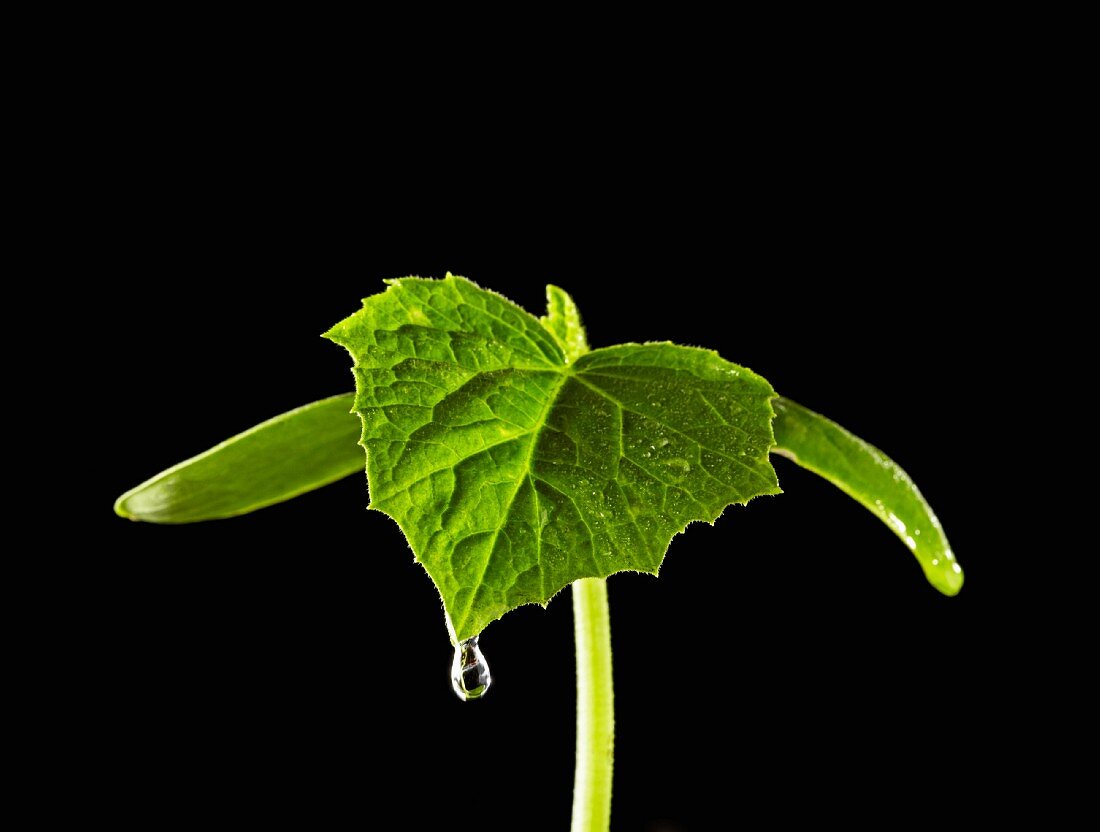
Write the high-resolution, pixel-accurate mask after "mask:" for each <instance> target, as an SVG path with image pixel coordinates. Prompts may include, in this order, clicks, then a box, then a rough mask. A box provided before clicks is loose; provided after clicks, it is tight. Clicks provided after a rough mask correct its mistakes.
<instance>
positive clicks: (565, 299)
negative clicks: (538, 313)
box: [539, 286, 588, 364]
mask: <svg viewBox="0 0 1100 832" xmlns="http://www.w3.org/2000/svg"><path fill="white" fill-rule="evenodd" d="M539 320H540V321H542V325H543V326H544V327H546V328H547V329H548V330H550V333H551V334H552V335H553V336H554V340H555V341H557V342H558V347H560V348H561V351H562V354H563V355H564V356H565V361H566V363H568V364H572V363H573V362H574V361H576V360H577V359H578V358H580V357H581V356H582V355H584V354H585V353H586V352H588V335H587V334H585V331H584V325H583V324H581V313H580V310H579V309H577V304H575V303H574V302H573V298H571V297H569V293H568V292H566V291H565V290H564V289H559V288H558V287H557V286H547V287H546V314H545V315H543V316H542V317H541V318H540V319H539Z"/></svg>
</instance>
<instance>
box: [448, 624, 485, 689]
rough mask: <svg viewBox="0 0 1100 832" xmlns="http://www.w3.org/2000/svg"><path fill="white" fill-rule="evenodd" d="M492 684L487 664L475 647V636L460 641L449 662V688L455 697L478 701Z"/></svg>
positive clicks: (478, 649)
mask: <svg viewBox="0 0 1100 832" xmlns="http://www.w3.org/2000/svg"><path fill="white" fill-rule="evenodd" d="M492 683H493V677H492V676H490V675H489V663H488V662H487V661H485V656H484V655H482V652H481V648H480V647H478V646H477V636H474V637H473V638H468V639H466V640H465V641H460V642H459V643H458V646H457V647H455V657H454V661H453V662H451V687H453V688H454V690H455V695H456V696H457V697H458V698H459V699H461V700H463V701H467V700H470V699H480V698H481V697H483V696H484V695H485V692H486V691H487V690H489V685H491V684H492Z"/></svg>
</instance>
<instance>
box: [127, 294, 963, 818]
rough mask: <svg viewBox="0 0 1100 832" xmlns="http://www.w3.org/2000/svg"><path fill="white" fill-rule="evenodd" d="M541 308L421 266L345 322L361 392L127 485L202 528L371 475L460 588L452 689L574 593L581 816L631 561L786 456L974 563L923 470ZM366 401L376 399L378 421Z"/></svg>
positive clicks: (345, 340) (949, 578)
mask: <svg viewBox="0 0 1100 832" xmlns="http://www.w3.org/2000/svg"><path fill="white" fill-rule="evenodd" d="M547 301H548V309H547V313H546V315H545V316H543V317H542V318H535V317H534V316H532V315H530V314H528V313H527V312H525V311H524V310H523V309H521V308H519V307H518V306H516V305H514V304H512V303H511V302H510V301H508V300H506V299H505V298H503V297H501V296H500V295H497V294H494V293H492V292H488V291H485V290H484V289H481V288H479V287H477V286H475V285H474V284H473V283H471V282H470V281H468V280H465V279H464V278H460V277H454V276H451V275H448V276H447V277H446V278H445V279H444V280H424V279H420V278H405V279H401V280H394V281H390V285H389V288H388V289H387V290H386V291H385V292H383V293H381V294H377V295H373V296H371V297H369V298H367V299H366V300H364V301H363V308H362V309H361V310H360V311H358V312H356V313H355V314H354V315H351V316H350V317H348V318H347V319H345V320H343V321H341V322H340V323H338V324H336V326H334V327H333V328H332V329H331V330H330V331H329V332H328V333H326V337H327V338H329V339H330V340H332V341H334V342H336V343H337V344H340V345H342V346H343V347H345V348H346V349H347V350H348V352H349V353H350V354H351V357H352V360H353V364H354V367H353V372H354V375H355V384H356V393H355V394H354V396H353V395H351V394H348V395H344V396H335V397H333V398H329V399H324V400H322V401H319V402H315V403H313V404H309V405H306V406H304V407H300V408H298V409H296V410H292V411H290V412H288V413H284V414H283V415H281V416H278V417H276V418H274V419H271V420H270V421H267V422H264V423H263V424H260V425H257V426H256V427H254V428H252V429H251V430H249V431H246V432H245V433H242V434H240V435H238V436H235V437H233V438H231V439H229V440H227V441H225V442H223V443H222V444H220V445H218V446H216V447H214V448H212V449H210V450H209V451H207V452H206V453H204V454H201V455H199V456H197V457H194V458H193V459H190V460H187V461H185V462H182V463H180V464H179V465H176V466H174V467H173V468H170V469H168V470H167V471H164V472H163V473H161V474H158V475H157V476H155V477H153V478H152V479H150V480H148V481H147V482H145V483H143V484H141V485H139V486H137V487H136V488H134V489H133V490H131V491H129V492H127V493H126V494H124V495H123V496H121V497H120V498H119V499H118V501H117V502H116V504H115V510H116V512H117V513H118V514H120V515H121V516H123V517H127V518H130V519H133V520H147V521H152V522H157V523H188V522H195V521H199V520H209V519H214V518H222V517H230V516H234V515H238V514H244V513H247V512H250V511H253V510H255V509H258V508H263V507H264V506H267V505H271V504H272V503H276V502H279V501H282V500H286V499H289V498H291V497H294V496H296V495H298V494H301V493H303V492H306V491H309V490H311V489H314V488H319V487H320V486H323V485H326V484H328V483H331V482H333V481H335V480H337V479H340V478H341V477H344V476H348V475H350V474H352V473H354V472H356V471H359V470H361V468H362V466H363V452H362V451H361V450H360V449H359V447H357V445H356V439H358V440H359V445H361V446H362V447H363V448H365V449H366V469H367V479H368V484H369V489H370V507H371V508H374V509H377V510H379V511H382V512H384V513H385V514H387V515H389V516H390V517H392V518H393V519H394V520H395V521H397V523H398V525H399V526H400V527H401V530H402V531H403V532H404V533H405V536H406V538H408V541H409V544H410V546H411V547H412V550H413V553H414V555H415V557H416V560H417V561H418V562H419V563H420V564H422V565H423V566H424V568H425V569H426V570H427V572H428V574H429V576H431V579H432V581H433V582H434V583H435V585H436V588H437V589H438V590H439V594H440V596H441V597H442V600H443V607H444V612H445V623H446V626H447V630H448V632H449V634H450V637H451V641H452V643H453V644H454V645H455V661H454V665H453V669H452V683H453V685H454V688H455V691H456V692H457V693H458V695H459V696H461V697H463V698H466V699H473V698H477V697H480V696H482V695H483V694H484V693H485V692H486V690H488V688H489V685H490V683H491V677H490V675H489V669H488V665H487V664H486V663H485V660H484V657H483V656H482V654H481V651H480V649H479V647H478V636H479V635H480V634H481V632H482V631H483V630H484V629H485V627H486V626H487V625H488V624H490V623H492V622H493V621H495V620H497V619H498V618H500V617H501V616H503V615H504V614H505V613H507V612H509V611H511V610H513V609H516V608H517V607H519V606H521V605H523V604H540V605H543V606H545V605H546V604H547V603H549V601H550V599H551V598H553V596H554V595H556V594H557V593H558V591H560V590H561V589H563V588H564V587H566V586H569V585H572V587H573V614H574V622H575V635H576V655H577V765H576V774H575V781H574V795H573V820H572V829H573V830H574V832H604V830H607V829H608V824H609V818H610V812H611V777H612V760H613V753H612V749H613V738H614V713H613V706H612V698H613V691H612V673H611V638H610V623H609V617H608V606H607V586H606V583H605V580H604V579H606V578H607V577H608V576H609V575H612V574H614V573H616V572H622V571H627V570H631V571H639V572H648V573H651V574H654V575H656V574H657V572H658V570H659V569H660V566H661V561H662V560H663V558H664V555H665V552H666V551H667V549H668V546H669V543H670V542H671V540H672V538H673V537H674V536H675V535H677V534H679V533H680V532H682V531H684V530H685V528H686V527H687V525H688V524H689V523H691V522H693V521H705V522H708V523H713V522H714V521H715V520H716V519H717V518H718V517H719V515H721V514H722V512H723V511H724V510H725V508H726V507H727V506H729V505H732V504H743V503H746V502H748V501H749V500H750V499H752V498H753V497H756V496H759V495H762V494H778V493H779V492H780V489H779V485H778V482H777V480H776V475H775V471H774V469H773V468H772V465H771V462H770V455H771V454H781V455H783V456H787V457H789V458H790V459H792V460H794V461H795V462H796V463H798V464H799V465H801V466H803V467H805V468H807V469H809V470H810V471H813V472H815V473H817V474H819V475H820V476H822V477H824V478H825V479H827V480H829V481H830V482H832V483H833V484H835V485H836V486H837V487H839V488H840V489H842V490H843V491H844V492H845V493H847V494H848V495H850V496H851V497H853V498H854V499H855V500H857V501H858V502H860V503H862V504H863V505H864V506H865V507H867V508H868V509H870V510H871V511H872V512H873V513H875V514H876V515H877V516H878V517H879V518H880V519H881V520H882V521H883V522H885V523H886V524H887V525H888V526H889V527H890V528H891V529H892V530H893V531H894V533H895V534H897V536H898V537H899V538H901V540H902V541H903V542H904V544H905V545H906V546H907V547H908V548H909V550H910V551H911V552H912V553H913V554H914V556H915V557H916V558H917V561H918V562H919V563H920V565H921V567H922V569H923V570H924V574H925V576H926V577H927V579H928V581H929V582H930V583H931V584H932V585H933V586H934V587H935V588H936V589H938V590H939V591H940V592H943V593H944V594H946V595H954V594H955V593H957V592H958V591H959V589H960V588H961V587H962V582H963V575H962V570H961V568H960V567H959V565H958V563H957V562H956V560H955V556H954V554H953V553H952V552H951V548H950V546H949V545H948V542H947V538H946V537H945V536H944V532H943V529H942V528H941V526H940V523H939V521H938V520H937V519H936V516H935V515H934V514H933V513H932V510H931V508H930V507H929V506H928V504H927V503H926V502H925V500H924V499H923V497H922V496H921V494H920V492H919V491H918V490H917V487H916V486H915V485H914V484H913V482H912V480H910V479H909V477H908V476H907V475H906V474H905V472H904V471H903V470H902V469H901V468H900V467H898V466H897V465H896V464H895V463H894V462H893V461H891V460H890V459H889V458H888V457H887V456H886V455H884V454H883V453H881V452H880V451H878V450H876V449H875V448H873V447H872V446H871V445H868V444H867V443H866V442H863V441H862V440H860V439H858V438H857V437H855V436H853V435H852V434H850V433H849V432H848V431H846V430H844V429H843V428H842V427H840V426H839V425H837V424H835V423H833V422H831V421H829V420H828V419H826V418H824V417H822V416H820V415H818V414H816V413H814V412H813V411H810V410H807V409H806V408H804V407H802V406H801V405H798V404H796V403H794V402H792V401H790V400H788V399H785V398H782V397H779V396H777V395H776V393H775V391H774V390H772V388H771V385H769V384H768V382H767V381H765V380H764V379H763V378H761V377H760V376H758V375H756V374H755V373H753V372H751V371H750V370H747V369H745V368H744V367H739V366H737V365H736V364H731V363H730V362H728V361H726V360H725V359H723V358H721V357H720V356H719V355H718V354H717V353H714V352H711V351H708V350H703V349H698V348H694V347H684V346H678V345H676V344H671V343H667V342H666V343H649V344H620V345H618V346H613V347H606V348H601V349H595V350H590V349H589V347H588V342H587V339H586V336H585V331H584V328H583V327H582V325H581V319H580V315H579V313H578V311H577V307H576V306H575V304H574V303H573V300H572V299H571V298H570V297H569V295H568V294H566V293H565V292H564V291H563V290H561V289H559V288H557V287H555V286H548V287H547ZM349 412H354V413H356V414H358V416H359V420H360V421H361V424H360V422H357V421H356V420H355V419H353V418H352V417H351V416H350V415H349Z"/></svg>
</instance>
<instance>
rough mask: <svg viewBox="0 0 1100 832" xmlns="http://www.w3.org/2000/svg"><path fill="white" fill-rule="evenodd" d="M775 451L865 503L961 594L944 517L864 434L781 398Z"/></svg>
mask: <svg viewBox="0 0 1100 832" xmlns="http://www.w3.org/2000/svg"><path fill="white" fill-rule="evenodd" d="M774 405H775V422H774V424H773V427H774V428H775V441H776V447H775V448H773V449H772V453H776V454H780V455H781V456H785V457H788V458H789V459H792V460H794V461H795V462H797V463H798V464H799V465H801V466H802V467H803V468H806V469H808V470H810V471H813V472H814V473H815V474H818V475H820V476H822V477H824V478H825V479H827V480H828V481H829V482H831V483H832V484H833V485H835V486H836V487H837V488H839V489H840V490H841V491H843V492H844V493H845V494H847V495H848V496H850V497H852V498H853V499H855V500H856V501H857V502H859V503H861V504H862V505H864V506H865V507H866V508H868V509H870V511H871V512H872V513H873V514H874V515H875V516H876V517H878V518H879V519H880V520H882V522H884V523H885V524H886V525H887V526H889V527H890V528H891V529H892V530H893V532H894V534H896V535H897V536H898V537H899V538H901V541H902V542H903V543H904V544H905V545H906V546H907V547H908V548H909V551H911V552H912V553H913V554H914V555H915V556H916V558H917V561H918V562H919V563H920V565H921V568H922V569H923V570H924V575H925V577H926V578H927V579H928V582H929V583H930V584H932V586H934V587H935V588H936V589H938V590H939V591H940V592H942V593H943V594H944V595H955V594H956V593H957V592H958V591H959V590H960V589H962V585H963V572H962V568H961V567H960V566H959V564H958V562H957V561H956V560H955V555H954V553H953V552H952V551H951V546H950V545H949V544H948V542H947V536H946V535H945V534H944V532H943V527H942V526H941V525H940V521H939V520H938V519H937V518H936V515H935V514H934V513H933V511H932V508H931V506H929V505H928V503H927V502H926V501H925V499H924V497H923V496H922V495H921V493H920V490H919V489H918V488H917V486H916V484H914V482H913V480H911V479H910V478H909V475H908V474H906V473H905V471H903V470H902V469H901V467H900V466H899V465H898V464H897V463H896V462H894V461H893V460H892V459H890V458H889V457H888V456H886V454H884V453H883V452H882V451H880V450H879V449H878V448H875V447H874V446H872V445H869V444H867V443H866V442H864V441H863V440H862V439H860V438H859V437H858V436H854V435H853V434H851V433H849V432H848V431H846V430H845V429H844V428H842V427H841V426H840V425H838V424H837V423H836V422H832V421H830V420H829V419H826V418H825V417H824V416H821V415H820V414H818V413H814V412H813V411H812V410H807V409H806V408H804V407H803V406H802V405H800V404H797V403H795V402H792V401H791V400H790V399H785V398H777V399H776V400H775V401H774Z"/></svg>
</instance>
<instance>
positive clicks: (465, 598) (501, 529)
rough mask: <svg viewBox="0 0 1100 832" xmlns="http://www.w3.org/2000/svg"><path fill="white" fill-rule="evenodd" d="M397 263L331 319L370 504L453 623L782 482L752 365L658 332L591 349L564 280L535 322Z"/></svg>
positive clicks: (454, 628)
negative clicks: (383, 281) (363, 454)
mask: <svg viewBox="0 0 1100 832" xmlns="http://www.w3.org/2000/svg"><path fill="white" fill-rule="evenodd" d="M389 283H390V286H389V288H388V289H387V290H386V291H385V292H383V293H382V294H379V295H374V296H372V297H369V298H367V299H366V300H364V301H363V308H362V309H361V310H360V311H359V312H357V313H356V314H354V315H352V316H351V317H349V318H347V319H346V320H344V321H342V322H340V323H339V324H337V325H336V326H335V327H333V328H332V330H330V331H329V332H328V333H327V334H326V335H327V337H328V338H330V339H332V340H333V341H335V342H336V343H338V344H341V345H343V346H344V347H346V348H347V350H348V351H349V352H350V353H351V355H352V357H353V359H354V363H355V367H354V373H355V383H356V398H355V410H356V411H357V412H358V413H359V414H360V416H361V417H362V420H363V443H364V445H365V446H366V448H367V474H368V479H369V485H370V499H371V507H372V508H374V509H377V510H379V511H382V512H385V513H386V514H387V515H389V516H390V517H392V518H393V519H394V520H396V521H397V523H398V524H399V525H400V527H401V529H402V530H403V531H404V533H405V536H406V537H407V538H408V540H409V543H410V545H411V546H412V550H413V553H414V554H415V556H416V559H417V560H418V561H419V562H420V563H422V564H423V565H424V567H425V569H426V570H427V572H428V574H429V575H430V576H431V578H432V580H433V581H434V582H435V585H436V587H437V588H438V589H439V593H440V595H441V596H442V599H443V605H444V610H445V613H446V618H447V623H448V627H449V629H450V631H451V636H452V638H453V639H455V640H456V641H460V640H463V639H466V638H469V637H471V636H474V635H477V634H478V633H479V632H481V630H482V629H484V628H485V626H486V625H487V624H489V623H490V622H492V621H494V620H495V619H497V618H499V617H500V616H502V615H503V614H504V613H506V612H508V611H509V610H511V609H514V608H515V607H518V606H520V605H522V604H533V603H537V604H543V605H545V604H546V603H547V602H548V601H549V600H550V598H551V597H553V595H554V594H555V593H557V592H558V591H559V590H560V589H561V588H562V587H564V586H566V585H568V584H570V583H572V582H573V581H575V580H578V579H580V578H587V577H599V578H603V577H606V576H608V575H610V574H612V573H614V572H620V571H624V570H634V571H640V572H649V573H651V574H656V573H657V570H658V569H659V567H660V565H661V561H662V559H663V558H664V554H665V551H666V550H667V548H668V544H669V542H670V541H671V539H672V537H673V536H674V535H676V534H678V533H679V532H681V531H683V530H684V528H685V527H686V526H687V524H688V523H690V522H692V521H695V520H701V521H707V522H713V521H714V520H715V519H716V518H717V517H718V516H719V515H720V514H721V513H722V511H723V510H724V509H725V507H726V506H727V505H730V504H732V503H744V502H746V501H748V500H749V499H751V498H752V497H755V496H757V495H760V494H775V493H778V491H779V488H778V485H777V483H776V479H775V472H774V470H773V469H772V466H771V463H770V461H769V458H768V450H769V449H770V448H771V446H772V444H773V438H772V431H771V419H772V415H773V414H772V409H771V405H770V400H771V398H772V397H773V396H774V392H773V391H772V388H771V386H770V385H769V384H768V383H767V382H766V381H765V380H764V379H762V378H760V377H759V376H757V375H755V374H754V373H752V372H750V371H749V370H746V369H744V368H741V367H738V366H736V365H735V364H730V363H729V362H728V361H725V360H723V359H722V358H720V357H719V356H718V355H717V354H716V353H714V352H710V351H707V350H702V349H695V348H691V347H681V346H676V345H674V344H669V343H656V344H623V345H620V346H617V347H610V348H607V349H598V350H594V351H592V352H589V353H587V354H584V348H585V341H584V336H583V330H582V329H581V327H580V317H579V315H577V314H576V307H575V306H574V305H573V303H572V301H571V300H570V299H569V297H568V295H566V294H565V293H564V292H562V291H561V290H560V289H554V288H551V289H550V290H549V293H548V295H549V298H550V311H549V314H548V315H547V318H546V325H545V327H544V326H543V325H542V324H540V322H539V321H538V320H537V319H536V318H534V317H533V316H531V315H530V314H528V313H527V312H525V311H524V310H522V309H520V308H519V307H518V306H516V305H514V304H513V303H511V302H510V301H508V300H506V299H505V298H502V297H500V296H499V295H496V294H494V293H492V292H487V291H484V290H482V289H480V288H478V287H477V286H475V285H474V284H473V283H471V282H469V281H468V280H465V279H463V278H459V277H453V276H450V275H448V276H447V278H446V279H445V280H423V279H420V278H405V279H401V280H394V281H389ZM569 358H575V359H576V360H575V361H572V363H569V362H568V360H567V359H569Z"/></svg>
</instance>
